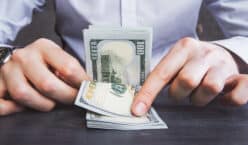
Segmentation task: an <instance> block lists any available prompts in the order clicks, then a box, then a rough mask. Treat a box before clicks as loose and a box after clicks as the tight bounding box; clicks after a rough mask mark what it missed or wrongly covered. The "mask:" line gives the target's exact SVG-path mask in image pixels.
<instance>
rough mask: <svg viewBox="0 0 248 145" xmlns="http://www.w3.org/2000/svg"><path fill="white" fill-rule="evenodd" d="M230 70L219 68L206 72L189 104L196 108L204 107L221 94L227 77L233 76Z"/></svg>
mask: <svg viewBox="0 0 248 145" xmlns="http://www.w3.org/2000/svg"><path fill="white" fill-rule="evenodd" d="M234 73H235V72H234V71H232V70H229V69H227V68H226V67H223V68H222V69H220V66H216V67H212V68H210V69H209V70H208V72H207V74H206V76H205V78H204V79H203V81H202V83H201V84H200V86H199V88H198V89H197V90H196V91H195V92H194V93H193V94H192V96H191V102H192V104H194V105H196V106H205V105H207V104H208V103H209V102H211V101H212V100H213V99H214V98H215V97H216V96H217V95H218V94H219V93H221V92H222V90H223V88H224V85H225V82H226V80H227V78H228V77H229V76H231V75H232V74H234Z"/></svg>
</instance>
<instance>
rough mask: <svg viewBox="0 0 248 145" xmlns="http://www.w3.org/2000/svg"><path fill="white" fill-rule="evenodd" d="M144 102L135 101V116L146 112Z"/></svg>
mask: <svg viewBox="0 0 248 145" xmlns="http://www.w3.org/2000/svg"><path fill="white" fill-rule="evenodd" d="M146 108H147V107H146V104H145V103H143V102H139V103H137V105H136V107H135V115H137V116H142V115H144V114H145V113H146Z"/></svg>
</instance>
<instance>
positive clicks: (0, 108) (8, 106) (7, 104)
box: [0, 98, 24, 116]
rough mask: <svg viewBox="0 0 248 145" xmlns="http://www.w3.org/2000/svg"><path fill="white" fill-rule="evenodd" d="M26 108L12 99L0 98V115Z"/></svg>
mask: <svg viewBox="0 0 248 145" xmlns="http://www.w3.org/2000/svg"><path fill="white" fill-rule="evenodd" d="M23 110H24V107H22V106H21V105H19V104H17V103H15V102H14V101H11V100H4V99H3V98H0V116H6V115H10V114H13V113H17V112H21V111H23Z"/></svg>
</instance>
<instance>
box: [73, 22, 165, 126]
mask: <svg viewBox="0 0 248 145" xmlns="http://www.w3.org/2000/svg"><path fill="white" fill-rule="evenodd" d="M83 35H84V44H85V62H86V71H87V74H88V75H90V76H91V78H92V79H93V80H94V81H84V82H82V85H81V87H80V90H79V93H78V95H77V98H76V101H75V105H77V106H79V107H82V108H85V109H87V110H88V111H89V112H87V114H86V120H87V127H89V128H101V129H118V130H140V129H164V128H167V126H166V124H165V123H164V122H163V121H162V120H161V119H160V117H159V116H158V114H157V113H156V111H155V110H154V109H153V108H151V109H150V110H149V111H148V113H147V114H146V115H144V116H142V117H135V116H133V115H132V113H131V104H132V101H133V98H134V96H135V92H136V91H138V89H139V88H140V87H141V86H142V84H143V83H144V81H145V78H146V77H147V75H148V73H149V71H150V60H151V48H152V30H151V29H150V28H122V27H103V26H101V27H99V26H98V27H96V26H90V27H89V29H87V30H84V31H83Z"/></svg>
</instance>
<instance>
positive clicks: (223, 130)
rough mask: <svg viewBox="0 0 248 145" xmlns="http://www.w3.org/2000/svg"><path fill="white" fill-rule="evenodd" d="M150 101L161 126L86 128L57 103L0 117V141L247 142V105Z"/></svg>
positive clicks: (76, 112) (104, 144) (79, 113)
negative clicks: (50, 107) (163, 125)
mask: <svg viewBox="0 0 248 145" xmlns="http://www.w3.org/2000/svg"><path fill="white" fill-rule="evenodd" d="M165 101H166V100H165V97H163V96H162V95H161V96H160V97H159V99H158V100H157V101H156V103H155V108H156V109H157V111H158V113H159V114H160V116H161V117H162V118H163V120H164V121H165V122H166V123H167V124H168V126H169V129H167V130H146V131H113V130H99V129H87V128H86V127H85V111H84V110H81V109H79V108H76V107H59V108H57V109H55V110H54V111H52V112H50V113H39V112H35V111H26V112H24V113H19V114H15V115H11V116H7V117H1V118H0V145H95V144H99V145H166V144H168V145H247V144H248V107H246V106H245V107H241V108H224V107H221V106H220V105H218V104H216V103H213V104H211V105H209V106H208V107H205V108H196V107H193V106H191V105H187V104H181V105H175V104H170V102H168V101H166V102H165Z"/></svg>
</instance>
